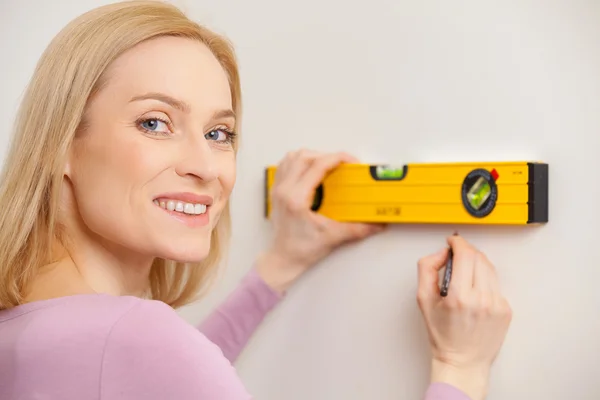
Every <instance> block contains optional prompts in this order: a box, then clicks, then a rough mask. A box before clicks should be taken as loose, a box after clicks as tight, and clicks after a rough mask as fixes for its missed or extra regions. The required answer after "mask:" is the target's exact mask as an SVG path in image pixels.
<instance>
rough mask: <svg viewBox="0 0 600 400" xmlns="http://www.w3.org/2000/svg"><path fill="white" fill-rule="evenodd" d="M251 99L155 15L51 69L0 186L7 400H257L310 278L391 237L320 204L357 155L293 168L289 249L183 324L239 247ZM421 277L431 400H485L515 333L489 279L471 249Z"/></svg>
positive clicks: (223, 57) (212, 51)
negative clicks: (232, 223) (247, 373)
mask: <svg viewBox="0 0 600 400" xmlns="http://www.w3.org/2000/svg"><path fill="white" fill-rule="evenodd" d="M240 116H241V101H240V83H239V77H238V70H237V65H236V61H235V57H234V53H233V51H232V49H231V47H230V45H229V44H228V42H227V41H226V40H225V39H223V38H222V37H220V36H218V35H216V34H214V33H212V32H211V31H209V30H207V29H205V28H203V27H201V26H198V25H197V24H195V23H194V22H192V21H190V20H189V19H187V18H186V17H185V16H184V15H183V14H182V13H181V12H180V11H179V10H177V9H176V8H174V7H172V6H169V5H166V4H162V3H156V2H144V1H139V2H126V3H117V4H112V5H108V6H104V7H100V8H98V9H95V10H93V11H90V12H88V13H86V14H84V15H82V16H81V17H79V18H77V19H76V20H74V21H73V22H71V23H70V24H69V25H68V26H67V27H66V28H65V29H64V30H63V31H62V32H60V33H59V34H58V35H57V37H56V38H55V39H54V40H53V41H52V43H51V44H50V45H49V47H48V49H47V50H46V52H45V53H44V54H43V56H42V57H41V60H40V61H39V64H38V66H37V69H36V70H35V73H34V76H33V78H32V80H31V83H30V85H29V87H28V89H27V93H26V94H25V98H24V100H23V104H22V105H21V108H20V112H19V115H18V123H17V125H16V135H15V138H14V141H13V143H12V147H11V150H10V153H9V155H8V158H7V160H6V165H5V170H4V175H3V177H2V181H1V186H0V201H1V202H2V205H3V206H2V208H1V210H0V338H1V341H0V354H1V355H2V356H1V357H0V398H2V399H7V400H8V399H60V400H82V399H107V400H108V399H110V400H116V399H144V400H154V399H157V400H158V399H161V400H163V399H177V400H188V399H189V400H191V399H195V400H197V399H211V400H212V399H215V400H216V399H218V400H229V399H231V400H242V399H250V398H251V396H250V395H249V394H248V393H247V392H246V390H245V389H244V386H243V385H242V383H241V382H240V380H239V379H238V378H237V377H236V373H235V371H234V369H233V367H232V363H233V362H234V361H235V359H236V357H237V355H238V354H239V352H240V351H241V349H242V348H243V347H244V345H245V344H246V342H247V340H248V338H249V337H250V335H251V334H252V333H253V331H254V330H255V328H256V327H257V326H258V324H259V323H260V321H261V320H262V319H263V317H264V316H265V314H266V313H268V312H269V310H271V309H272V308H273V307H274V306H275V305H276V304H277V303H278V302H279V301H280V300H281V298H282V297H283V296H284V295H285V292H286V290H287V289H288V287H289V286H290V285H292V284H293V283H294V282H295V281H296V280H297V279H298V277H300V276H301V275H302V274H303V273H304V272H305V271H307V270H308V269H310V268H311V267H312V266H313V265H315V264H316V263H317V262H318V261H319V260H322V259H323V258H324V257H326V256H327V255H328V254H330V253H331V252H332V251H333V250H334V249H336V248H338V247H339V246H340V245H342V244H343V243H347V242H349V241H353V240H359V239H361V238H365V237H367V236H369V235H372V234H374V233H376V232H378V231H380V230H381V229H382V227H380V226H377V225H362V224H341V223H336V222H333V221H330V220H327V219H325V218H321V217H319V216H318V215H315V214H313V213H312V212H310V210H309V209H308V207H307V205H308V204H309V202H310V198H311V195H312V193H313V190H314V188H315V187H316V185H317V184H318V182H319V181H320V179H322V177H323V176H324V174H325V173H326V172H327V171H328V170H330V169H331V168H333V167H334V166H335V165H338V164H339V163H342V162H347V161H352V160H354V159H353V158H351V157H350V156H347V155H345V154H319V153H315V152H310V151H298V152H294V153H291V154H290V155H288V156H287V157H286V158H285V159H284V160H283V161H282V163H281V164H280V169H279V173H278V177H277V183H276V185H275V188H274V197H273V202H274V203H273V207H274V208H273V211H274V219H273V227H274V229H275V235H274V238H275V239H274V240H273V242H272V245H271V246H269V247H268V248H267V249H265V251H264V252H263V253H262V255H261V256H260V257H259V258H258V259H257V260H256V261H255V265H254V268H252V269H251V272H249V273H248V275H247V276H246V277H245V278H244V280H243V282H242V283H241V284H240V286H239V287H238V288H237V290H236V291H235V292H234V293H232V294H231V296H230V297H229V298H228V299H227V300H226V301H225V302H224V303H223V304H222V305H221V306H220V308H219V310H218V311H217V312H215V313H214V314H212V315H211V316H210V317H209V318H208V319H207V320H206V321H205V322H204V323H203V324H202V325H201V326H200V327H198V328H196V327H192V326H190V325H188V324H187V323H186V322H184V320H182V319H181V318H180V317H179V316H178V315H177V314H176V312H175V311H174V308H177V307H180V306H182V305H184V304H186V303H189V302H190V301H192V300H193V299H194V298H195V297H196V296H197V294H198V293H199V292H200V291H201V289H203V288H204V287H205V286H206V284H207V282H208V281H209V278H210V276H212V273H213V270H214V268H215V266H216V265H217V263H218V261H219V256H220V254H221V252H222V251H223V248H224V246H225V244H226V239H227V235H228V232H227V229H228V225H229V209H228V199H229V196H230V193H231V190H232V188H233V185H234V181H235V175H236V162H235V160H236V153H237V149H238V146H237V143H238V142H237V140H238V136H237V135H240V128H239V127H240ZM448 242H449V244H450V245H451V246H452V247H453V248H454V251H455V254H456V265H455V275H454V277H453V287H452V288H451V294H450V296H448V297H447V298H445V299H444V300H442V299H441V298H440V297H439V294H436V290H437V270H439V268H440V266H441V265H442V264H443V261H444V258H445V257H446V250H442V251H440V252H439V253H438V254H435V255H432V256H428V257H424V258H423V259H422V260H421V261H420V262H419V266H420V269H419V271H420V273H419V295H418V299H419V305H420V307H421V309H422V310H423V315H424V317H425V321H426V324H427V327H428V329H429V333H430V338H431V343H432V350H433V362H432V367H433V368H432V384H431V386H430V387H429V388H428V389H427V392H426V394H425V397H426V399H428V400H433V399H444V400H463V399H473V400H476V399H482V398H483V396H484V395H485V391H486V387H487V379H488V372H489V367H490V366H491V363H492V361H493V359H494V357H495V354H496V353H497V351H498V349H499V347H500V345H501V342H502V340H503V338H504V334H505V332H506V329H507V327H508V321H509V319H510V309H509V308H508V305H507V304H506V301H505V300H504V299H503V298H502V296H501V295H500V292H499V290H498V287H497V280H496V278H495V275H494V269H493V266H492V265H491V264H490V263H489V262H488V261H487V260H486V259H485V257H484V256H482V255H481V254H480V253H478V252H477V251H476V250H475V249H473V248H472V247H471V246H470V245H469V244H468V243H467V242H465V241H464V240H463V239H461V238H460V237H451V238H450V239H449V240H448Z"/></svg>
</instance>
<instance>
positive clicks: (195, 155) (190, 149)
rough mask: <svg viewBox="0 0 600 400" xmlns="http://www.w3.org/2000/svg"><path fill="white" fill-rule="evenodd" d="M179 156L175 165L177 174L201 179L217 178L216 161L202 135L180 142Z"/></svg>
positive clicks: (210, 179)
mask: <svg viewBox="0 0 600 400" xmlns="http://www.w3.org/2000/svg"><path fill="white" fill-rule="evenodd" d="M181 148H182V151H181V153H180V154H181V158H179V160H178V162H177V165H176V167H175V172H176V173H177V175H179V176H182V177H185V176H195V177H197V178H200V179H202V180H203V181H212V180H215V179H217V177H218V175H219V174H218V170H217V163H216V160H215V157H214V154H213V152H212V149H211V147H210V146H209V144H208V141H207V140H206V139H205V138H204V137H200V138H194V139H192V140H188V141H185V143H182V144H181Z"/></svg>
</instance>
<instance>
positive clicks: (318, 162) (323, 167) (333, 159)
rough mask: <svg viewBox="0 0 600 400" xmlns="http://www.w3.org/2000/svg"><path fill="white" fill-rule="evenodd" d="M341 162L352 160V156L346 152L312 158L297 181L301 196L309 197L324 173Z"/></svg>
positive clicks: (323, 176)
mask: <svg viewBox="0 0 600 400" xmlns="http://www.w3.org/2000/svg"><path fill="white" fill-rule="evenodd" d="M343 162H354V158H353V157H352V156H350V155H349V154H346V153H332V154H324V155H321V156H320V157H318V158H317V159H315V160H314V162H313V163H312V164H311V165H310V166H309V168H308V169H307V170H306V171H305V173H304V174H303V176H302V178H301V180H300V181H299V182H298V188H300V190H301V191H302V195H303V196H308V195H310V196H311V198H312V196H313V194H314V191H315V189H316V188H317V186H319V185H320V184H321V182H322V181H323V179H324V178H325V175H327V173H328V172H330V171H331V170H332V169H334V168H335V167H337V166H338V165H339V164H341V163H343Z"/></svg>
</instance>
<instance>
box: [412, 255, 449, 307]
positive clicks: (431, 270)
mask: <svg viewBox="0 0 600 400" xmlns="http://www.w3.org/2000/svg"><path fill="white" fill-rule="evenodd" d="M447 256H448V248H447V247H444V248H443V249H441V250H440V251H438V252H437V253H434V254H431V255H428V256H426V257H423V258H421V259H420V260H419V262H418V264H417V265H418V271H419V272H418V280H419V283H418V289H417V291H418V293H417V300H418V302H419V306H421V307H422V306H423V305H424V304H425V303H428V302H430V301H431V300H432V299H437V298H438V297H439V296H440V294H439V286H438V281H439V277H438V272H439V270H440V269H441V268H442V267H443V266H444V264H445V261H446V257H447Z"/></svg>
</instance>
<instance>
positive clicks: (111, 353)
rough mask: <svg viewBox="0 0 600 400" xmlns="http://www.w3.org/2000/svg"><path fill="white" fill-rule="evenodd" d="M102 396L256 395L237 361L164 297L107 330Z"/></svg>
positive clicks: (193, 398)
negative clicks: (245, 382)
mask: <svg viewBox="0 0 600 400" xmlns="http://www.w3.org/2000/svg"><path fill="white" fill-rule="evenodd" d="M99 399H100V400H109V399H110V400H125V399H144V400H159V399H160V400H164V399H177V400H198V399H219V400H250V399H251V396H250V395H249V394H248V393H247V392H246V389H245V388H244V386H243V384H242V382H241V380H240V379H239V378H238V376H237V374H236V372H235V370H234V368H233V366H232V365H231V363H230V362H229V361H228V360H227V359H226V358H225V357H223V355H222V353H221V351H220V349H219V348H218V347H217V346H216V345H214V344H213V343H211V342H210V341H209V340H208V339H207V338H206V337H204V336H203V335H202V334H201V333H199V332H198V330H197V329H196V328H195V327H194V326H192V325H190V324H188V323H187V322H186V321H185V320H183V319H182V318H180V317H179V315H177V314H176V312H175V311H174V310H173V309H172V308H171V307H169V306H167V305H166V304H164V303H161V302H158V301H151V300H148V301H143V302H140V303H137V304H136V305H135V306H134V307H133V308H131V309H130V310H129V311H128V312H127V313H126V314H124V315H123V317H121V318H120V319H119V321H117V322H116V323H115V325H114V326H113V328H112V329H111V331H110V334H109V335H108V336H107V339H106V344H105V349H104V353H103V358H102V366H101V376H100V395H99Z"/></svg>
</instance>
